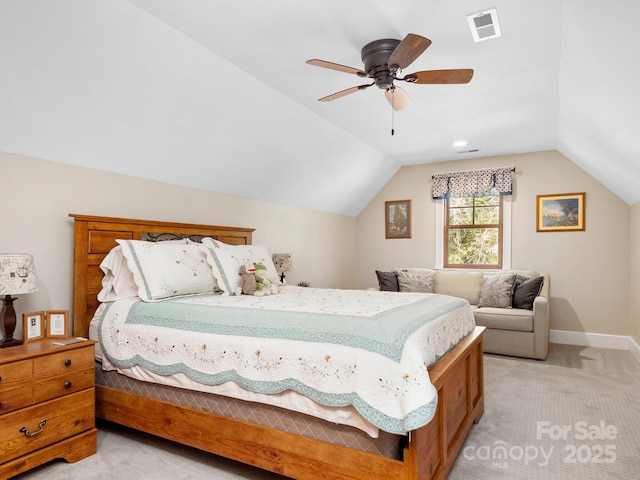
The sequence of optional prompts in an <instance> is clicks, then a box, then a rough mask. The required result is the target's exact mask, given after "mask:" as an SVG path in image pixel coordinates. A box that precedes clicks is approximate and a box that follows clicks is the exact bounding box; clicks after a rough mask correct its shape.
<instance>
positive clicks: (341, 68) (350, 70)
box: [307, 58, 367, 77]
mask: <svg viewBox="0 0 640 480" xmlns="http://www.w3.org/2000/svg"><path fill="white" fill-rule="evenodd" d="M307 63H308V64H309V65H314V66H316V67H323V68H329V69H331V70H338V71H339V72H345V73H355V74H356V75H358V76H359V77H366V76H367V73H366V72H363V71H362V70H360V69H359V68H354V67H347V66H346V65H340V64H338V63H332V62H327V61H325V60H318V59H317V58H313V59H311V60H307Z"/></svg>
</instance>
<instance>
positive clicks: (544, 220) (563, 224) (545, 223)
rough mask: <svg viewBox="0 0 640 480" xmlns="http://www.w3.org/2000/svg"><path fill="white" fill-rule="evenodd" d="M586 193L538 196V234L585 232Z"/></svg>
mask: <svg viewBox="0 0 640 480" xmlns="http://www.w3.org/2000/svg"><path fill="white" fill-rule="evenodd" d="M584 196H585V193H584V192H580V193H562V194H556V195H537V197H536V198H537V203H536V217H537V221H536V232H571V231H574V232H575V231H584V229H585V227H584V212H585V208H584V207H585V205H584Z"/></svg>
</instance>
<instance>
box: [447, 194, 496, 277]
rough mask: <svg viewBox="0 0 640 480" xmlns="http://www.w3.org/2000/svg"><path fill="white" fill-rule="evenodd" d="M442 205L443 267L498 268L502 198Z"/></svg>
mask: <svg viewBox="0 0 640 480" xmlns="http://www.w3.org/2000/svg"><path fill="white" fill-rule="evenodd" d="M444 202H445V215H444V241H443V246H444V252H443V253H444V255H443V257H444V258H443V260H444V262H443V265H444V267H445V268H446V267H450V268H452V267H453V268H464V267H474V268H478V267H482V268H498V269H499V268H502V243H503V221H502V219H503V200H502V195H487V196H472V197H453V198H449V199H445V200H444Z"/></svg>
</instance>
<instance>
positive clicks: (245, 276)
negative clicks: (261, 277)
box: [236, 265, 258, 295]
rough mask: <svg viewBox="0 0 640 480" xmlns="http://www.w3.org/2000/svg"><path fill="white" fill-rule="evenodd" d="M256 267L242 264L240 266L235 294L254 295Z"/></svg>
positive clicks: (255, 290)
mask: <svg viewBox="0 0 640 480" xmlns="http://www.w3.org/2000/svg"><path fill="white" fill-rule="evenodd" d="M256 283H257V282H256V269H255V268H254V267H247V266H246V265H242V266H241V267H240V281H239V282H238V288H236V295H241V294H242V295H256V294H257V291H258V288H257V286H256Z"/></svg>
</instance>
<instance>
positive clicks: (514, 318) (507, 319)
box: [473, 307, 533, 332]
mask: <svg viewBox="0 0 640 480" xmlns="http://www.w3.org/2000/svg"><path fill="white" fill-rule="evenodd" d="M473 316H474V317H475V320H476V325H479V326H481V327H487V328H497V329H500V330H517V331H522V332H533V312H532V311H531V310H522V309H519V308H494V307H479V308H476V309H475V310H474V311H473Z"/></svg>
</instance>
